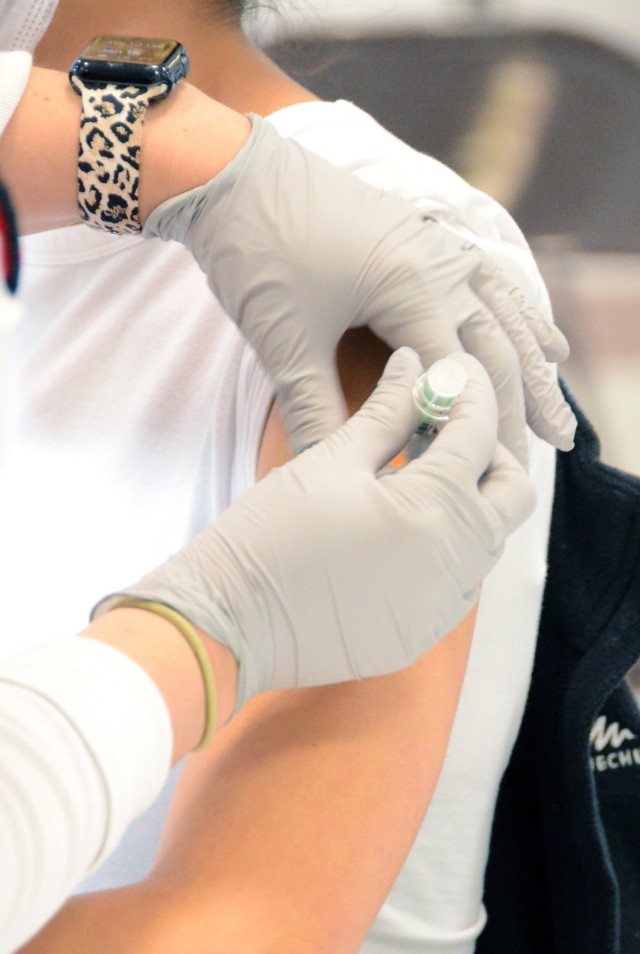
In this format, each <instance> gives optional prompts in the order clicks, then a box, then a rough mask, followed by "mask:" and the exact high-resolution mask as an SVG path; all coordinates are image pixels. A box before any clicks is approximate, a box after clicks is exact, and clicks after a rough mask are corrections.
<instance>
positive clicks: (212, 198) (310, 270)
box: [143, 117, 575, 463]
mask: <svg viewBox="0 0 640 954" xmlns="http://www.w3.org/2000/svg"><path fill="white" fill-rule="evenodd" d="M252 122H253V128H252V132H251V134H250V136H249V139H248V140H247V142H246V143H245V145H244V146H243V148H242V149H241V150H240V152H239V153H238V155H237V156H236V157H235V158H234V159H233V160H232V161H231V162H230V163H229V164H228V166H227V167H226V168H225V169H224V170H223V171H222V172H221V173H220V174H219V175H218V176H216V177H215V178H214V179H212V180H211V182H210V183H209V184H208V185H206V186H203V187H201V188H199V189H195V190H193V191H191V192H188V193H185V194H184V195H182V196H177V197H175V198H173V199H169V200H168V201H167V202H165V203H163V204H162V205H160V206H159V207H158V208H157V209H155V210H154V211H153V212H152V213H151V215H150V217H149V218H148V220H147V222H146V224H145V227H144V229H143V235H145V236H147V237H153V236H160V237H161V238H163V239H175V240H177V241H179V242H181V243H182V244H184V245H185V246H186V247H187V248H189V249H190V250H191V252H192V253H193V255H194V256H195V259H196V261H197V262H198V264H199V265H200V267H201V268H202V270H203V271H204V272H205V273H206V275H207V276H208V279H209V284H210V286H211V288H212V289H213V291H214V292H215V294H216V295H217V296H218V298H219V299H220V301H221V303H222V305H223V306H224V308H225V309H226V310H227V312H228V313H229V315H230V316H231V318H232V319H233V320H234V321H235V322H236V323H237V324H238V326H239V328H240V329H241V331H242V332H243V334H244V335H245V336H246V337H247V339H248V340H249V341H250V342H251V344H252V345H253V346H254V348H255V349H256V351H257V353H258V355H259V357H260V359H261V360H262V363H263V364H264V366H265V368H266V370H267V371H268V373H269V374H270V375H271V378H272V380H273V382H274V386H275V389H276V392H277V394H278V397H279V398H280V401H281V410H282V413H283V416H284V419H285V423H286V426H287V428H288V431H289V434H290V437H291V441H292V444H293V447H294V448H295V450H297V451H300V450H301V449H303V448H305V447H308V446H310V445H311V444H313V443H315V442H316V441H317V440H319V439H321V438H323V437H325V436H327V434H329V433H331V431H333V430H334V429H335V428H336V427H337V426H338V425H339V424H340V423H341V422H342V421H343V419H344V416H345V410H344V405H343V400H342V393H341V390H340V387H339V383H338V378H337V374H336V368H335V349H336V345H337V343H338V341H339V339H340V338H341V336H342V334H343V333H344V331H345V330H346V329H347V328H349V327H353V326H358V325H369V326H370V327H371V329H372V330H373V331H374V332H375V333H376V334H377V335H378V336H379V337H380V338H382V339H383V340H384V341H385V342H387V344H389V345H390V346H391V347H392V348H397V347H400V346H401V345H409V346H411V347H412V348H414V349H415V350H416V351H417V352H418V354H419V356H420V359H421V361H422V364H423V365H424V366H425V367H426V366H428V365H429V364H431V363H432V362H433V361H434V360H436V359H437V358H442V357H444V356H446V355H447V354H450V353H452V352H454V351H459V350H461V349H462V348H463V347H464V348H466V349H467V350H468V351H470V352H472V353H474V354H476V355H477V357H478V358H479V359H480V360H481V361H482V362H483V363H484V365H485V367H486V368H487V370H488V372H489V374H490V376H491V379H492V381H493V384H494V387H495V389H496V393H497V396H498V405H499V411H500V429H499V434H500V439H501V441H502V442H503V443H504V444H505V446H506V447H508V448H509V449H510V450H511V451H512V453H514V454H515V456H516V457H517V458H518V459H519V460H520V461H521V462H523V463H524V462H526V434H525V406H526V415H527V418H528V421H529V423H530V425H531V427H532V428H533V430H534V431H535V432H536V433H537V434H538V435H539V436H540V437H542V438H544V439H545V440H547V441H549V442H550V443H552V444H554V445H556V446H557V447H560V448H562V449H565V450H566V449H569V448H570V447H571V446H572V438H573V433H574V430H575V419H574V417H573V414H572V412H571V410H570V409H569V406H568V405H567V403H566V402H565V400H564V398H563V396H562V393H561V391H560V389H559V387H558V384H557V381H556V378H555V369H554V368H553V367H551V366H550V365H548V364H547V363H546V362H547V361H559V360H562V359H564V358H565V357H566V356H567V354H568V346H567V343H566V341H565V339H564V337H563V335H562V334H561V332H560V331H559V330H558V329H557V328H556V327H554V326H553V325H551V324H550V323H549V322H548V321H547V320H546V319H545V318H544V317H543V315H542V314H540V313H538V312H536V310H535V309H534V308H533V307H530V306H529V305H528V304H527V302H526V301H525V300H524V297H523V295H522V293H521V292H520V290H519V289H518V288H517V287H515V286H514V284H513V283H512V282H511V281H510V280H509V277H508V276H507V275H506V274H505V273H504V272H502V271H501V269H500V268H499V267H498V266H497V265H496V264H495V263H494V262H492V261H491V260H490V259H489V258H488V256H487V255H486V254H485V253H484V252H483V251H482V250H481V249H480V248H479V247H478V246H477V245H475V244H474V243H473V242H471V241H467V240H466V239H463V238H461V237H460V236H459V235H457V234H456V233H455V232H453V231H451V230H450V229H448V228H447V227H446V226H443V225H441V224H439V223H437V222H435V221H434V220H432V219H431V218H428V217H427V218H425V217H424V214H423V213H421V212H420V210H419V209H418V208H415V207H414V206H413V205H412V204H410V203H409V202H407V201H406V200H403V199H400V198H399V197H397V196H393V195H391V194H389V193H384V192H381V191H380V190H378V189H376V188H374V187H373V186H370V185H367V184H366V183H364V182H362V181H361V180H360V179H358V178H357V177H355V176H353V175H351V174H350V173H348V172H345V171H344V170H342V169H338V168H336V167H334V166H332V165H331V164H330V163H328V162H326V161H325V160H324V159H321V158H319V157H318V156H315V155H314V154H313V153H310V152H308V151H306V150H305V149H303V148H302V147H301V146H299V145H298V144H297V143H296V142H294V141H292V140H286V139H282V138H281V137H280V136H279V135H278V134H277V133H276V132H275V130H274V129H273V127H272V126H271V125H270V124H269V123H268V122H265V121H264V120H261V119H259V118H258V117H252Z"/></svg>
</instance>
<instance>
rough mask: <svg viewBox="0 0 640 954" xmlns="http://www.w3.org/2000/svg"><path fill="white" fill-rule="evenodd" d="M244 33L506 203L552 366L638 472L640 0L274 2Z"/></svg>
mask: <svg viewBox="0 0 640 954" xmlns="http://www.w3.org/2000/svg"><path fill="white" fill-rule="evenodd" d="M274 6H277V10H273V11H269V10H264V9H263V10H262V11H261V12H260V13H259V14H255V15H254V17H253V19H252V20H251V21H250V23H249V26H250V29H251V31H252V32H253V33H254V35H255V36H256V37H257V38H258V39H259V40H260V42H261V43H262V44H264V46H265V47H268V48H269V50H270V52H271V53H272V55H274V54H275V58H276V59H277V60H279V61H280V62H281V63H282V64H283V65H284V66H285V67H286V68H287V70H288V71H289V72H291V73H292V74H293V75H295V76H296V77H297V78H298V79H300V81H301V82H302V83H303V84H304V85H305V86H307V87H308V88H310V89H312V90H313V91H314V92H316V93H317V94H318V95H320V96H322V97H325V98H328V99H336V98H342V99H349V100H352V101H353V102H355V103H357V104H358V105H360V106H362V107H363V108H364V109H367V110H368V111H369V112H371V113H372V114H373V115H374V116H375V117H376V118H377V119H378V120H379V121H380V122H381V123H382V124H383V125H385V126H386V127H387V128H389V129H391V130H392V131H394V132H395V133H396V134H397V135H399V136H400V137H401V138H402V139H404V140H405V141H407V142H410V143H411V144H412V145H414V146H415V147H416V148H418V149H420V150H421V151H424V152H427V153H429V154H431V155H433V156H435V157H437V158H438V159H440V160H442V161H443V162H445V163H446V164H447V165H449V166H451V167H452V168H453V169H455V170H456V171H457V172H459V173H460V174H461V175H462V176H464V178H465V179H467V181H469V182H471V183H472V184H473V185H476V186H478V187H479V188H481V189H483V190H484V191H486V192H488V193H489V194H490V195H492V196H494V197H495V198H496V199H497V200H498V201H500V202H501V203H502V204H503V205H505V206H506V207H507V208H508V209H509V210H510V211H511V212H512V214H513V215H514V217H515V218H516V221H517V222H518V223H519V225H520V227H521V228H522V229H523V231H524V233H525V235H526V236H527V238H528V240H529V242H530V244H531V246H532V248H533V250H534V253H535V255H536V258H537V260H538V263H539V265H540V268H541V271H542V273H543V275H544V277H545V279H546V281H547V284H548V287H549V291H550V293H551V298H552V302H553V306H554V312H555V316H556V321H557V323H558V324H559V325H560V327H561V328H562V330H563V331H564V332H565V334H566V335H567V337H568V338H569V340H570V342H571V346H572V357H571V359H570V360H569V361H568V362H567V363H566V365H563V368H562V374H563V377H564V379H565V381H566V382H567V384H568V385H569V387H570V388H571V390H572V391H573V393H574V394H575V396H576V397H577V399H578V401H579V402H580V404H581V405H582V407H583V408H584V410H585V411H586V413H587V415H588V416H589V417H590V419H591V420H592V422H593V423H594V425H595V427H596V429H597V431H598V433H599V435H600V438H601V442H602V457H603V459H604V460H605V461H607V463H610V464H612V465H613V466H616V467H620V468H622V469H624V470H628V471H632V472H634V473H637V474H640V2H639V0H276V2H275V4H274Z"/></svg>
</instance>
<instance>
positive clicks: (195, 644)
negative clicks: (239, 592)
mask: <svg viewBox="0 0 640 954" xmlns="http://www.w3.org/2000/svg"><path fill="white" fill-rule="evenodd" d="M115 609H141V610H147V611H148V612H150V613H155V615H156V616H161V617H162V618H163V619H166V620H167V621H168V622H169V623H171V624H172V625H173V626H175V628H176V629H177V630H178V632H179V633H181V635H182V636H184V638H185V639H186V641H187V642H188V643H189V647H190V648H191V650H192V652H193V654H194V656H195V657H196V660H197V662H198V666H199V667H200V672H201V673H202V681H203V682H204V697H205V725H204V733H203V735H202V738H201V739H200V741H199V742H198V744H197V745H196V747H195V749H194V750H193V751H194V752H201V751H202V749H204V748H206V747H207V745H208V744H209V742H210V741H211V739H212V738H213V736H214V734H215V731H216V727H217V724H218V694H217V691H216V681H215V677H214V675H213V669H212V668H211V663H210V662H209V657H208V655H207V651H206V649H205V648H204V646H203V644H202V640H201V639H200V637H199V636H198V634H197V633H196V631H195V629H194V628H193V626H192V625H191V623H190V622H189V621H188V620H187V619H185V617H184V616H182V615H181V614H180V613H178V611H177V610H174V609H171V607H170V606H165V604H164V603H154V602H153V601H152V600H137V599H135V598H133V597H129V596H121V597H117V598H116V599H115V600H114V601H113V603H110V605H109V612H111V610H115Z"/></svg>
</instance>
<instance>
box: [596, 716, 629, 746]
mask: <svg viewBox="0 0 640 954" xmlns="http://www.w3.org/2000/svg"><path fill="white" fill-rule="evenodd" d="M629 739H635V735H634V734H633V732H632V731H631V730H630V729H621V728H620V726H619V725H618V723H617V722H611V723H610V724H609V725H607V717H606V716H603V715H602V716H600V718H598V719H596V721H595V722H594V723H593V728H592V729H591V735H590V736H589V741H590V742H591V745H592V746H593V748H594V749H595V750H596V752H602V750H603V749H606V747H607V746H608V745H612V746H613V747H614V749H619V748H620V747H621V746H622V745H624V743H625V742H627V741H628V740H629Z"/></svg>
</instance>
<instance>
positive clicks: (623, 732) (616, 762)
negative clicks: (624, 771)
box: [589, 715, 640, 772]
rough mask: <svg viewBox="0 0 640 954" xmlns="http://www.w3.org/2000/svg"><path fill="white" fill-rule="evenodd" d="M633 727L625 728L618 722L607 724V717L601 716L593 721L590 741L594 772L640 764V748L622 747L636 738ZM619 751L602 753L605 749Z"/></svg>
mask: <svg viewBox="0 0 640 954" xmlns="http://www.w3.org/2000/svg"><path fill="white" fill-rule="evenodd" d="M635 738H636V735H635V733H634V732H632V731H631V729H625V728H623V727H622V726H620V724H619V723H618V722H610V723H609V724H607V717H606V716H604V715H601V716H599V717H598V718H597V719H596V721H595V722H594V723H593V727H592V729H591V734H590V735H589V741H590V743H591V748H592V752H593V755H592V757H591V768H592V769H593V770H594V772H606V771H607V770H608V769H619V768H627V767H628V766H630V765H640V748H626V749H622V746H623V745H624V744H625V742H630V741H631V739H635ZM607 748H610V749H615V750H617V751H613V752H608V753H607V754H602V753H603V750H604V749H607Z"/></svg>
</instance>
